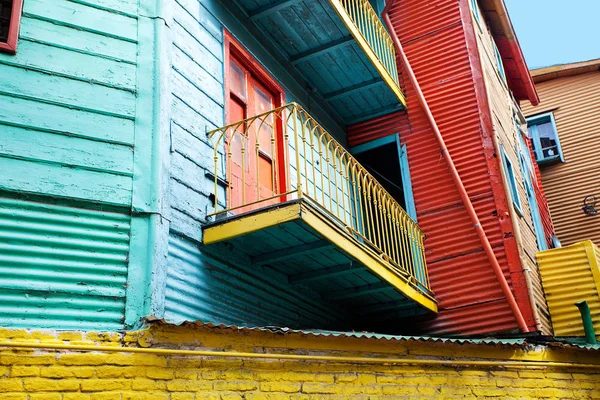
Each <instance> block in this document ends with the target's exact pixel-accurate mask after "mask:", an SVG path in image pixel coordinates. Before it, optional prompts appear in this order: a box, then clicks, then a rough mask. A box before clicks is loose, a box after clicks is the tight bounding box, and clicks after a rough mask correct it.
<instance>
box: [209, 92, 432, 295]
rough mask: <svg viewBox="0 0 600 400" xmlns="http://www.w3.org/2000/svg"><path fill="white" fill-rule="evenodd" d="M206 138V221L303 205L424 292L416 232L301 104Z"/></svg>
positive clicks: (424, 275)
mask: <svg viewBox="0 0 600 400" xmlns="http://www.w3.org/2000/svg"><path fill="white" fill-rule="evenodd" d="M208 136H209V138H210V139H211V141H212V143H213V145H214V194H215V200H214V212H213V213H212V214H211V216H212V215H216V214H221V213H226V212H230V213H244V212H247V211H251V210H256V209H259V208H262V207H265V206H268V205H272V204H277V203H279V202H283V201H287V200H293V199H299V198H304V199H307V200H309V201H310V202H311V203H313V204H315V205H318V206H319V208H320V209H322V210H323V211H325V212H327V214H328V215H329V216H330V217H331V218H332V219H333V220H335V221H337V223H339V224H340V225H341V226H342V227H343V228H344V229H345V230H346V231H347V232H348V233H349V234H350V235H352V236H353V238H354V239H355V240H357V241H358V242H360V243H361V244H363V245H366V246H368V247H370V248H371V249H373V250H375V251H376V252H377V253H378V254H379V255H380V256H381V258H382V259H383V260H384V261H386V262H388V263H389V266H390V267H392V268H394V269H395V270H396V271H397V272H398V273H399V274H401V275H403V276H405V277H407V278H408V279H409V280H412V281H413V282H414V283H415V284H416V285H417V286H418V287H420V288H421V289H422V290H423V291H428V290H429V279H428V276H427V268H426V265H425V258H424V249H423V239H424V234H423V232H422V231H421V229H420V228H419V226H418V225H417V224H416V223H415V222H414V221H413V220H412V219H411V218H410V217H409V216H408V214H407V213H406V212H405V211H404V210H403V209H402V207H401V206H400V205H399V204H398V203H397V202H396V200H394V198H393V197H392V196H391V195H390V194H389V193H388V192H387V191H386V190H385V189H384V188H383V186H381V184H380V183H379V182H377V180H376V179H375V178H374V177H373V176H372V175H371V174H369V172H367V170H366V169H365V168H364V167H363V166H362V165H361V164H360V163H359V162H358V161H357V160H356V159H355V158H354V157H352V155H351V154H350V153H349V152H348V151H347V150H346V149H345V148H344V147H342V146H341V145H340V144H339V143H338V142H337V141H336V140H335V139H334V138H333V137H332V136H331V135H330V134H329V133H327V131H326V130H325V129H324V128H323V127H321V125H319V124H318V123H317V121H316V120H314V119H313V118H312V117H311V116H310V115H309V114H308V113H307V112H306V111H305V110H304V109H303V108H302V107H301V106H299V105H298V104H296V103H291V104H288V105H285V106H283V107H279V108H276V109H274V110H272V111H269V112H267V113H264V114H260V115H257V116H255V117H252V118H248V119H245V120H243V121H238V122H235V123H232V124H229V125H227V126H224V127H222V128H219V129H216V130H213V131H211V132H208ZM225 204H226V206H224V205H225Z"/></svg>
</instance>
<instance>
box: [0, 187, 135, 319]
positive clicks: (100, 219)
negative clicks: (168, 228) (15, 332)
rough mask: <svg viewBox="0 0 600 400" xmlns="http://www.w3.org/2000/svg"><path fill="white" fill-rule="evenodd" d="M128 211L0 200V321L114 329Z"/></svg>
mask: <svg viewBox="0 0 600 400" xmlns="http://www.w3.org/2000/svg"><path fill="white" fill-rule="evenodd" d="M129 230H130V217H129V215H127V213H121V212H116V211H101V210H93V209H85V208H81V207H77V206H59V205H55V204H48V203H42V202H37V201H30V200H21V199H12V198H8V197H0V326H10V327H39V328H42V327H43V328H60V329H87V328H89V329H120V328H122V327H123V318H124V312H125V285H126V281H127V260H128V253H129Z"/></svg>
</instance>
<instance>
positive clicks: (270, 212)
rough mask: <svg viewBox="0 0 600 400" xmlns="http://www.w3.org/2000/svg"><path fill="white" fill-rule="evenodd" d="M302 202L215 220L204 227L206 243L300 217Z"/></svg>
mask: <svg viewBox="0 0 600 400" xmlns="http://www.w3.org/2000/svg"><path fill="white" fill-rule="evenodd" d="M300 210H301V207H300V203H295V204H291V205H284V206H282V207H280V208H274V209H267V210H265V211H258V212H256V213H252V214H250V215H248V216H241V217H239V218H235V219H233V220H231V221H227V220H225V221H223V222H222V223H219V222H218V221H216V222H214V223H213V224H211V225H208V226H206V227H205V228H204V229H203V240H202V242H203V243H204V244H213V243H218V242H222V241H224V240H229V239H233V238H235V237H238V236H243V235H247V234H249V233H252V232H256V231H260V230H263V229H266V228H270V227H272V226H277V225H281V224H284V223H286V222H290V221H293V220H295V219H298V218H300Z"/></svg>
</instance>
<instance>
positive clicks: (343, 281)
mask: <svg viewBox="0 0 600 400" xmlns="http://www.w3.org/2000/svg"><path fill="white" fill-rule="evenodd" d="M203 230H204V244H205V245H211V244H213V243H218V242H224V241H226V242H228V243H229V244H230V245H232V246H234V247H235V248H236V249H237V250H239V251H241V252H243V253H245V254H246V255H247V256H248V257H249V258H250V260H251V263H252V265H255V266H268V267H270V268H272V269H274V270H276V271H278V272H280V273H283V274H285V275H287V277H288V281H289V284H290V285H293V286H297V287H298V290H302V287H308V288H310V289H311V290H312V291H313V292H316V293H319V295H320V296H321V298H322V299H323V302H324V303H332V304H335V305H336V306H343V307H345V308H347V309H348V310H350V311H351V312H352V315H353V318H354V317H355V318H356V319H358V320H364V321H368V322H370V323H377V322H385V321H389V320H391V319H397V318H402V317H408V316H414V315H421V314H426V313H427V312H428V311H429V312H431V311H432V312H437V304H436V302H435V300H434V299H433V298H432V297H431V296H430V295H429V294H427V293H425V292H424V291H422V290H421V289H420V288H419V287H418V286H417V285H416V284H415V283H414V282H411V281H410V279H409V277H408V276H406V277H405V276H402V275H401V274H400V273H399V272H398V271H396V270H394V269H393V267H391V265H390V264H388V263H387V262H386V261H384V260H383V259H382V258H381V257H380V256H379V255H378V254H377V253H376V252H375V251H373V250H372V249H371V248H369V247H368V246H366V245H364V244H362V243H360V242H359V241H358V240H356V239H355V238H353V236H351V235H350V234H349V233H347V232H346V231H344V230H343V229H342V228H341V227H340V226H339V225H337V224H336V223H335V221H334V220H333V219H332V218H330V217H329V216H327V214H326V212H324V211H323V210H322V209H321V208H320V207H319V206H316V205H313V204H311V203H310V202H308V201H307V200H305V199H303V200H293V201H289V202H286V203H281V204H278V205H274V206H269V207H265V208H262V209H260V210H256V211H252V212H249V213H245V214H242V215H235V216H229V217H225V218H220V219H218V220H216V221H215V222H211V223H209V224H207V225H205V227H204V229H203Z"/></svg>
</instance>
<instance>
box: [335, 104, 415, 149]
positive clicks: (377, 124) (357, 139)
mask: <svg viewBox="0 0 600 400" xmlns="http://www.w3.org/2000/svg"><path fill="white" fill-rule="evenodd" d="M409 129H410V127H409V123H408V115H407V114H406V111H398V112H395V113H391V114H388V115H385V116H383V117H380V118H377V119H375V120H370V121H366V122H361V123H358V124H356V125H352V126H349V127H348V129H347V133H348V146H350V147H353V146H358V145H359V144H363V143H366V142H370V141H371V140H375V139H379V138H382V137H384V136H389V135H394V134H399V133H400V132H406V131H407V130H409Z"/></svg>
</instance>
